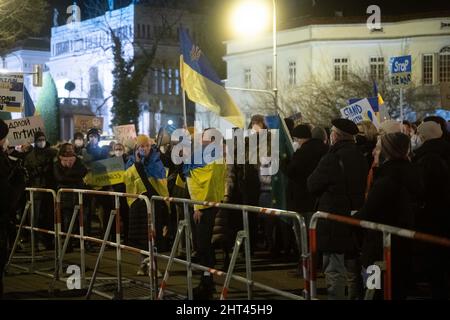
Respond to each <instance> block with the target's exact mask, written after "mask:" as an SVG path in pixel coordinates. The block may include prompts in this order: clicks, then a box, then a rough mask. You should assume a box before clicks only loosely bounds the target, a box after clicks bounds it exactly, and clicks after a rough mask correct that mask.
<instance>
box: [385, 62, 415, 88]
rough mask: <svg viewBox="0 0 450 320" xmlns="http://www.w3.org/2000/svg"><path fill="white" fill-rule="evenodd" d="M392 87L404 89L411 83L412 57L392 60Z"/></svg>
mask: <svg viewBox="0 0 450 320" xmlns="http://www.w3.org/2000/svg"><path fill="white" fill-rule="evenodd" d="M389 71H390V73H391V85H392V86H393V87H396V88H404V87H407V86H409V84H410V83H411V80H412V78H411V72H412V59H411V56H401V57H392V58H391V60H390V68H389Z"/></svg>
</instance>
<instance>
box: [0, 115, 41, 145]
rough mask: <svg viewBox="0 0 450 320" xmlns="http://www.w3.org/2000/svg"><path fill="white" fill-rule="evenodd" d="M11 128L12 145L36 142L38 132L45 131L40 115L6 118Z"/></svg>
mask: <svg viewBox="0 0 450 320" xmlns="http://www.w3.org/2000/svg"><path fill="white" fill-rule="evenodd" d="M5 122H6V124H7V125H8V128H9V133H8V140H9V143H10V145H12V146H19V145H22V144H26V143H33V142H34V135H35V134H36V132H39V131H41V132H44V133H45V131H44V122H43V121H42V119H41V117H40V116H34V117H28V118H22V119H15V120H5Z"/></svg>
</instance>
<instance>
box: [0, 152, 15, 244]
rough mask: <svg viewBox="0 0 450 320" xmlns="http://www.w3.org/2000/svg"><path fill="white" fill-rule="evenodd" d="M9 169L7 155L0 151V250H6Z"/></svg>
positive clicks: (9, 187)
mask: <svg viewBox="0 0 450 320" xmlns="http://www.w3.org/2000/svg"><path fill="white" fill-rule="evenodd" d="M0 149H1V148H0ZM11 169H12V167H11V164H10V162H9V159H8V155H7V154H6V153H5V152H3V150H0V249H1V248H6V239H7V237H6V230H7V226H8V223H9V220H10V216H9V215H10V211H11V203H10V195H11V184H10V180H9V175H10V172H11Z"/></svg>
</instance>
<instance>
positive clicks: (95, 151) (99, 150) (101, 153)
mask: <svg viewBox="0 0 450 320" xmlns="http://www.w3.org/2000/svg"><path fill="white" fill-rule="evenodd" d="M86 137H87V145H86V148H85V149H84V150H83V151H82V156H83V161H84V162H85V164H86V166H87V167H88V168H89V167H90V163H91V162H92V161H98V160H104V159H107V158H108V157H109V150H108V148H107V147H105V148H103V147H100V146H99V145H98V143H99V141H100V133H99V131H98V129H96V128H92V129H90V130H89V131H88V133H87V135H86Z"/></svg>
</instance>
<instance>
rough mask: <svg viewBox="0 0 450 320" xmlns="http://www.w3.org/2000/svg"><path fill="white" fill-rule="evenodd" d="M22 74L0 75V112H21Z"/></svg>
mask: <svg viewBox="0 0 450 320" xmlns="http://www.w3.org/2000/svg"><path fill="white" fill-rule="evenodd" d="M22 107H23V74H22V73H9V74H1V75H0V112H22Z"/></svg>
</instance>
